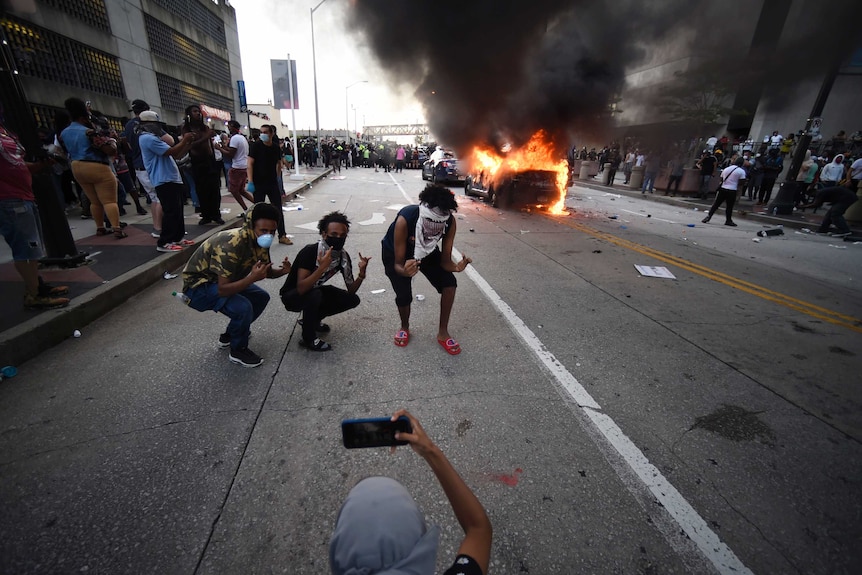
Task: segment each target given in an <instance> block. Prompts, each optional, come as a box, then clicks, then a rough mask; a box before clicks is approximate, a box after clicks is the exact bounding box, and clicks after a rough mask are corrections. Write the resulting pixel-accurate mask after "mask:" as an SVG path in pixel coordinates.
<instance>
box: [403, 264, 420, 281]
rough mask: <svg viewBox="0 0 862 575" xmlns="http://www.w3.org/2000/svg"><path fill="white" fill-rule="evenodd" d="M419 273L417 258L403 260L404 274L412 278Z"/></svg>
mask: <svg viewBox="0 0 862 575" xmlns="http://www.w3.org/2000/svg"><path fill="white" fill-rule="evenodd" d="M418 273H419V260H407V261H406V262H404V275H406V276H407V277H409V278H412V277H413V276H415V275H416V274H418Z"/></svg>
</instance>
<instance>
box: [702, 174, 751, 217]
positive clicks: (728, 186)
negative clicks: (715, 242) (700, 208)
mask: <svg viewBox="0 0 862 575" xmlns="http://www.w3.org/2000/svg"><path fill="white" fill-rule="evenodd" d="M744 163H745V160H744V159H743V158H737V159H736V161H735V162H734V163H733V164H732V165H730V166H728V167H726V168H724V169H723V170H722V171H721V187H719V188H718V193H717V194H716V195H715V201H714V202H713V203H712V207H711V208H709V213H708V214H707V215H706V217H705V218H703V220H702V221H703V223H707V222H709V220H710V219H711V218H712V214H714V213H715V210H717V209H718V206H720V205H721V204H722V202H727V206H726V208H725V211H724V217H725V221H724V225H726V226H732V227H736V224H735V223H733V203H734V202H735V201H736V191H737V189H739V183H740V181H742V180H744V179H745V178H746V174H745V170H744V169H743V168H742V165H743V164H744Z"/></svg>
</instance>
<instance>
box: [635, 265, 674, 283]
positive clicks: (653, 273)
mask: <svg viewBox="0 0 862 575" xmlns="http://www.w3.org/2000/svg"><path fill="white" fill-rule="evenodd" d="M635 269H636V270H638V271H639V272H640V274H641V275H642V276H645V277H650V278H664V279H670V280H675V279H676V276H675V275H673V274H672V273H671V272H670V270H669V269H667V268H666V267H664V266H639V265H637V264H635Z"/></svg>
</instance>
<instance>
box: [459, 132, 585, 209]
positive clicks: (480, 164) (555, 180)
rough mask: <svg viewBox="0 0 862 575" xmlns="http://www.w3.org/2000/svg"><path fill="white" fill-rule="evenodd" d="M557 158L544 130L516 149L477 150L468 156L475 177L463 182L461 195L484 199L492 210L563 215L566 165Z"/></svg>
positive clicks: (566, 182)
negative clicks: (533, 210) (537, 209)
mask: <svg viewBox="0 0 862 575" xmlns="http://www.w3.org/2000/svg"><path fill="white" fill-rule="evenodd" d="M556 157H557V154H556V152H555V149H554V146H553V144H552V142H551V141H550V140H549V139H548V138H547V134H545V132H544V131H543V130H539V131H538V132H536V133H535V134H533V136H532V137H531V138H530V140H529V141H528V142H526V143H525V144H524V145H522V146H519V147H517V148H513V147H512V146H510V145H505V146H503V147H501V148H500V150H499V151H497V150H496V149H493V148H491V147H488V146H476V147H474V148H473V151H472V154H471V155H470V166H471V167H472V168H473V170H475V171H476V174H474V175H472V176H470V177H468V178H467V180H466V181H465V182H464V193H465V194H466V195H468V196H479V197H482V198H485V199H486V200H487V201H488V203H490V204H491V205H493V206H499V207H541V208H544V209H547V210H548V211H549V212H550V213H552V214H558V215H559V214H565V213H567V212H566V207H565V202H566V190H567V189H568V187H569V186H568V184H569V181H568V180H569V164H568V162H566V160H565V159H559V160H558V159H556Z"/></svg>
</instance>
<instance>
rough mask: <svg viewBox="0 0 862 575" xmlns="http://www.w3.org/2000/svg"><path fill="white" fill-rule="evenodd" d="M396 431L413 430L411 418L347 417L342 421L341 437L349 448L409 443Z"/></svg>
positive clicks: (410, 431)
mask: <svg viewBox="0 0 862 575" xmlns="http://www.w3.org/2000/svg"><path fill="white" fill-rule="evenodd" d="M396 432H403V433H412V432H413V427H412V426H411V424H410V420H409V419H408V418H407V417H406V416H405V417H397V418H391V417H372V418H370V419H345V420H344V421H342V422H341V438H342V441H343V442H344V447H346V448H347V449H357V448H361V447H388V446H395V445H407V443H408V441H407V440H405V439H400V440H399V439H396V437H395V434H396Z"/></svg>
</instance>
